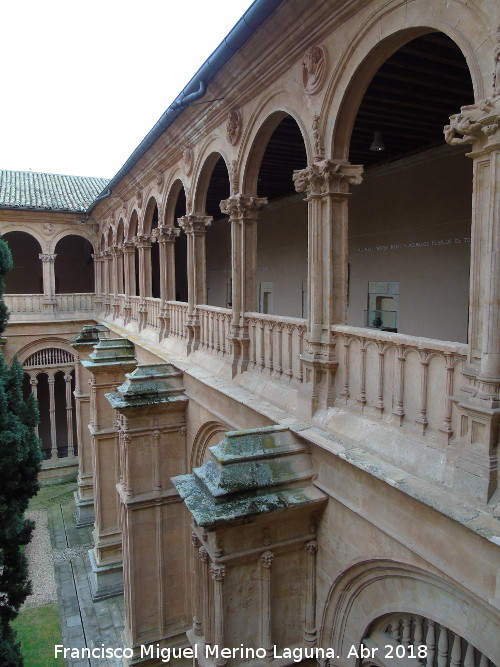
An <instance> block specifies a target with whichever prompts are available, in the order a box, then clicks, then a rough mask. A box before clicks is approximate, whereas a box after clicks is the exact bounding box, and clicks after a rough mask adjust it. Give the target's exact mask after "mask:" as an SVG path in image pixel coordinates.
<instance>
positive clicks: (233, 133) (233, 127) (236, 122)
mask: <svg viewBox="0 0 500 667" xmlns="http://www.w3.org/2000/svg"><path fill="white" fill-rule="evenodd" d="M241 127H242V119H241V112H240V110H239V109H231V111H230V112H229V113H228V115H227V128H226V138H227V140H228V141H229V143H230V144H231V145H232V146H235V145H236V144H237V143H238V141H239V140H240V137H241Z"/></svg>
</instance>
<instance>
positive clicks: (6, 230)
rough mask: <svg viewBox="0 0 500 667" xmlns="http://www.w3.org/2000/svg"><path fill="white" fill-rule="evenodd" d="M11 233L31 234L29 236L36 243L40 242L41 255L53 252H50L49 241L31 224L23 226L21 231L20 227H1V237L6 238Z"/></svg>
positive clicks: (11, 225) (3, 225)
mask: <svg viewBox="0 0 500 667" xmlns="http://www.w3.org/2000/svg"><path fill="white" fill-rule="evenodd" d="M11 232H22V233H24V234H29V236H32V237H33V238H34V239H35V240H36V241H38V244H39V246H40V252H41V253H48V252H51V250H50V247H51V246H50V245H49V242H48V241H47V239H46V238H44V237H43V236H42V235H41V234H40V233H39V232H38V230H37V229H35V228H33V227H31V226H30V225H29V224H28V225H23V227H22V229H20V227H19V225H14V224H8V223H7V224H4V223H2V227H1V230H0V234H1V236H2V237H4V236H5V235H6V234H10V233H11Z"/></svg>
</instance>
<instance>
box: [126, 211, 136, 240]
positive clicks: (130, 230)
mask: <svg viewBox="0 0 500 667" xmlns="http://www.w3.org/2000/svg"><path fill="white" fill-rule="evenodd" d="M138 233H139V215H138V213H137V209H136V208H134V209H133V210H132V213H131V214H130V218H129V221H128V225H126V228H125V236H126V239H127V240H128V241H132V239H133V238H134V236H137V234H138Z"/></svg>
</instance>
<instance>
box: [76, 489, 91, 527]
mask: <svg viewBox="0 0 500 667" xmlns="http://www.w3.org/2000/svg"><path fill="white" fill-rule="evenodd" d="M73 497H74V499H75V506H76V509H75V511H74V512H73V516H74V517H75V523H76V527H77V528H84V527H86V526H93V525H94V520H95V516H94V501H93V500H81V499H80V498H79V497H78V491H75V492H74V494H73Z"/></svg>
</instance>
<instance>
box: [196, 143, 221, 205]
mask: <svg viewBox="0 0 500 667" xmlns="http://www.w3.org/2000/svg"><path fill="white" fill-rule="evenodd" d="M221 159H222V160H223V161H224V164H225V166H226V170H227V174H228V185H229V173H230V167H229V165H228V160H227V158H226V157H225V156H224V155H222V153H220V152H219V151H217V150H213V151H211V152H210V153H209V154H208V155H206V157H205V158H204V159H203V161H202V162H201V163H200V164H201V165H202V166H201V168H200V171H199V173H198V174H197V178H196V180H195V181H194V186H193V189H194V194H193V210H194V211H195V212H196V213H201V214H205V213H206V210H205V209H206V199H207V194H208V190H209V187H210V180H211V178H212V175H213V171H214V168H215V166H216V164H217V163H218V162H219V160H221ZM228 196H229V193H228Z"/></svg>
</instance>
